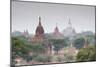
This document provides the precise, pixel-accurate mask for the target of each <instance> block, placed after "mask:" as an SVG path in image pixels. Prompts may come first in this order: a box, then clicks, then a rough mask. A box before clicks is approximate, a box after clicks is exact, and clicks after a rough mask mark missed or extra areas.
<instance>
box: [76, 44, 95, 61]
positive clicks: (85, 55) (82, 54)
mask: <svg viewBox="0 0 100 67" xmlns="http://www.w3.org/2000/svg"><path fill="white" fill-rule="evenodd" d="M95 60H96V48H95V46H89V47H87V48H82V49H80V50H79V52H78V54H77V61H95Z"/></svg>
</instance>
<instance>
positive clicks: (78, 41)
mask: <svg viewBox="0 0 100 67" xmlns="http://www.w3.org/2000/svg"><path fill="white" fill-rule="evenodd" d="M84 42H85V40H84V38H83V37H80V38H77V39H75V41H74V46H75V47H76V48H77V49H80V48H82V47H83V45H84Z"/></svg>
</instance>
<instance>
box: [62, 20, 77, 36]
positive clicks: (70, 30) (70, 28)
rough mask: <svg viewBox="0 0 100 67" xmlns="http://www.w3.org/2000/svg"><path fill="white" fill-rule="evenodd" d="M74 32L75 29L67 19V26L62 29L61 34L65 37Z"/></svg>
mask: <svg viewBox="0 0 100 67" xmlns="http://www.w3.org/2000/svg"><path fill="white" fill-rule="evenodd" d="M75 34H76V32H75V29H74V28H73V27H72V24H71V22H70V19H69V22H68V26H67V27H66V28H65V29H64V30H63V35H64V36H65V37H73V36H74V35H75Z"/></svg>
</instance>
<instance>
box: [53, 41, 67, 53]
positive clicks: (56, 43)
mask: <svg viewBox="0 0 100 67" xmlns="http://www.w3.org/2000/svg"><path fill="white" fill-rule="evenodd" d="M51 42H52V45H53V46H54V50H55V51H56V54H58V52H59V50H60V49H62V48H64V47H65V46H67V44H66V42H65V40H64V39H52V40H51Z"/></svg>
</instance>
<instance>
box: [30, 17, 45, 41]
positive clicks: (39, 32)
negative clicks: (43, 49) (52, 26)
mask: <svg viewBox="0 0 100 67" xmlns="http://www.w3.org/2000/svg"><path fill="white" fill-rule="evenodd" d="M44 39H45V36H44V29H43V26H42V24H41V17H40V16H39V24H38V26H37V28H36V31H35V36H34V37H33V39H32V42H43V40H44Z"/></svg>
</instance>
